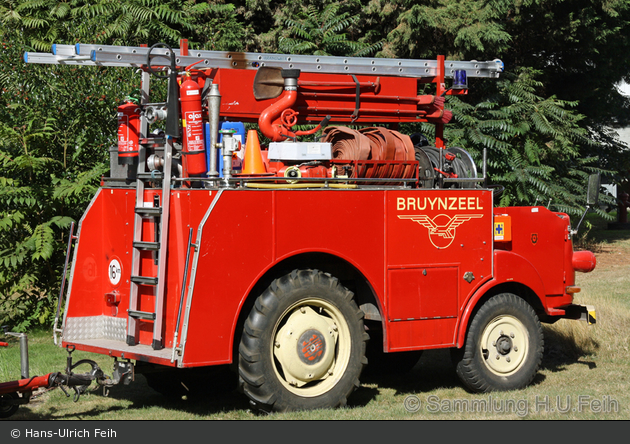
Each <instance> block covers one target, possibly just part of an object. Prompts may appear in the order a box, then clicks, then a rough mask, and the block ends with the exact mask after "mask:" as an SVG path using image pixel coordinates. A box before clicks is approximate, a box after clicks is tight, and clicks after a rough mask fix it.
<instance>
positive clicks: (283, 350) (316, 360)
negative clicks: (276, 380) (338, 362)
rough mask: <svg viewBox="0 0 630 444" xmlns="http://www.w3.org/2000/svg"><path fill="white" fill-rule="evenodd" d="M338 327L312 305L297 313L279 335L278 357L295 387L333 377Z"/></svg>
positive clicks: (277, 336) (292, 315)
mask: <svg viewBox="0 0 630 444" xmlns="http://www.w3.org/2000/svg"><path fill="white" fill-rule="evenodd" d="M337 331H338V327H337V325H336V324H335V322H334V320H333V319H331V318H330V317H328V316H325V315H323V314H320V313H318V312H316V311H315V310H313V308H311V307H310V306H301V307H299V308H296V309H295V310H293V311H292V312H291V313H290V315H289V316H288V318H287V321H286V323H285V324H284V325H283V326H282V328H280V329H279V330H278V332H277V334H276V337H275V341H274V344H275V346H274V356H275V358H276V360H277V362H278V363H279V364H280V368H281V369H282V372H283V373H284V380H285V381H286V382H287V383H288V384H289V385H290V386H293V387H302V386H304V385H306V384H308V383H309V382H312V381H316V380H324V379H326V378H328V377H329V376H330V375H332V374H333V368H334V366H335V347H336V344H337V338H338V332H337Z"/></svg>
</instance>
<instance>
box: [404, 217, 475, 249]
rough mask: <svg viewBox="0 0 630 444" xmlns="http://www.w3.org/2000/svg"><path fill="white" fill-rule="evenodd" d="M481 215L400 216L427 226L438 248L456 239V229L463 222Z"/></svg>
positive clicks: (446, 246) (433, 242)
mask: <svg viewBox="0 0 630 444" xmlns="http://www.w3.org/2000/svg"><path fill="white" fill-rule="evenodd" d="M481 217H483V214H458V215H455V216H453V217H449V216H447V215H446V214H438V215H437V216H435V217H434V218H430V217H429V216H427V215H426V214H418V215H414V216H398V218H399V219H411V220H412V221H414V222H418V223H419V224H420V225H422V226H423V227H425V228H426V229H427V230H428V232H429V240H430V241H431V243H432V244H433V246H434V247H435V248H437V249H441V248H448V247H450V245H451V244H452V243H453V241H454V240H455V233H456V229H457V227H459V226H460V225H461V224H463V223H464V222H468V221H469V220H471V219H479V218H481Z"/></svg>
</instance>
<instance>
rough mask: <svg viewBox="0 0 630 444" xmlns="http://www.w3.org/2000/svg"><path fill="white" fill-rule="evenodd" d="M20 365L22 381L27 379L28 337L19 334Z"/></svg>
mask: <svg viewBox="0 0 630 444" xmlns="http://www.w3.org/2000/svg"><path fill="white" fill-rule="evenodd" d="M20 364H21V367H22V379H28V378H30V376H29V371H28V367H29V364H28V336H27V335H26V334H25V333H22V334H20Z"/></svg>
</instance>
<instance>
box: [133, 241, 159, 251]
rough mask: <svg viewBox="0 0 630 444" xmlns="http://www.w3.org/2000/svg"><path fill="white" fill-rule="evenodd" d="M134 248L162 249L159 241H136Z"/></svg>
mask: <svg viewBox="0 0 630 444" xmlns="http://www.w3.org/2000/svg"><path fill="white" fill-rule="evenodd" d="M133 248H137V249H138V250H151V251H157V250H159V249H160V243H159V242H134V243H133Z"/></svg>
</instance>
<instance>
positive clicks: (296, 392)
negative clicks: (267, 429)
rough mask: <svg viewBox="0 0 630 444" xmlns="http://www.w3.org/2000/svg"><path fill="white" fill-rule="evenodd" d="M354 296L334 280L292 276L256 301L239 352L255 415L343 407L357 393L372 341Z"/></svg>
mask: <svg viewBox="0 0 630 444" xmlns="http://www.w3.org/2000/svg"><path fill="white" fill-rule="evenodd" d="M352 298H353V294H352V293H351V292H350V291H348V290H347V289H346V288H345V287H343V286H342V285H341V284H340V283H339V281H338V280H337V279H336V278H334V277H332V276H330V275H329V274H326V273H322V272H320V271H317V270H294V271H293V272H292V273H290V274H288V275H286V276H284V277H282V278H279V279H277V280H275V281H274V282H273V283H272V284H271V285H270V286H269V288H267V290H265V292H263V294H262V295H261V296H260V297H259V298H258V299H257V300H256V303H255V306H254V307H253V308H252V311H251V313H250V315H249V317H248V319H247V321H246V322H245V327H244V331H243V336H242V339H241V344H240V347H239V354H240V357H239V375H240V378H241V381H242V388H243V391H244V392H245V394H246V395H247V396H248V397H249V398H250V400H251V403H252V405H253V407H254V409H256V410H261V411H268V412H269V411H294V410H312V409H322V408H334V407H340V406H344V405H345V404H346V400H347V397H348V396H349V395H350V394H351V393H352V392H353V391H354V390H355V389H356V388H357V387H358V386H359V376H360V374H361V371H362V369H363V366H364V365H365V364H366V362H367V360H366V358H365V346H366V341H367V339H368V335H367V333H366V332H365V330H364V326H363V313H362V312H361V310H359V308H358V307H357V305H356V303H355V302H354V300H353V299H352Z"/></svg>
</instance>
